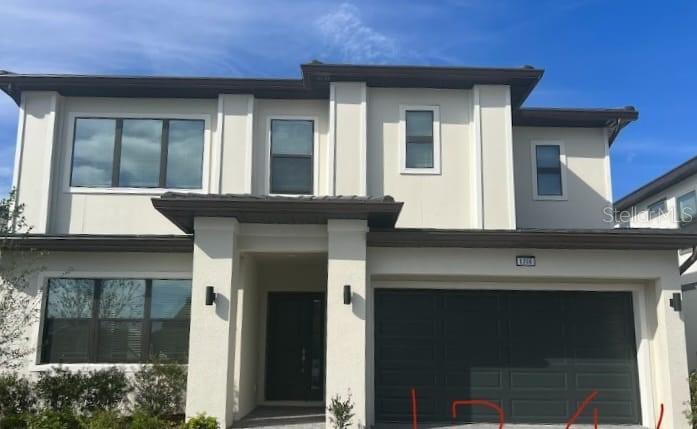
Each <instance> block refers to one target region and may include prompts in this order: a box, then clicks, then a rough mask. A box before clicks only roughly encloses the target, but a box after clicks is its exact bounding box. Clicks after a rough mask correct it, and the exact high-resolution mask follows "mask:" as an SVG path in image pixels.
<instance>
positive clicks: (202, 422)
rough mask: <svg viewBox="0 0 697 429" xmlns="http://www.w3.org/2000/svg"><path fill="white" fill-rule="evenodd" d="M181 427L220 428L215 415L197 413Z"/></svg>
mask: <svg viewBox="0 0 697 429" xmlns="http://www.w3.org/2000/svg"><path fill="white" fill-rule="evenodd" d="M183 429H220V425H219V424H218V419H216V418H215V417H211V416H207V415H205V414H199V415H197V416H196V417H192V418H190V419H189V421H188V422H186V423H185V424H184V426H183Z"/></svg>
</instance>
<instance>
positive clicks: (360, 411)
mask: <svg viewBox="0 0 697 429" xmlns="http://www.w3.org/2000/svg"><path fill="white" fill-rule="evenodd" d="M327 231H328V236H329V255H328V267H327V382H326V401H327V404H329V401H330V400H331V398H332V397H334V396H335V395H339V396H341V397H342V398H343V399H346V398H347V396H348V394H349V393H350V394H351V398H352V400H353V403H354V406H355V408H354V411H355V417H354V420H353V423H354V427H365V426H366V425H367V422H366V387H367V386H366V341H367V337H366V335H367V333H366V299H367V296H368V294H367V291H366V233H367V231H368V227H367V223H366V221H362V220H330V221H329V222H328V225H327ZM345 285H349V286H350V287H351V292H352V296H351V304H350V305H346V304H344V298H343V290H344V286H345ZM327 424H329V416H328V415H327Z"/></svg>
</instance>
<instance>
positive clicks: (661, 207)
mask: <svg viewBox="0 0 697 429" xmlns="http://www.w3.org/2000/svg"><path fill="white" fill-rule="evenodd" d="M648 211H649V220H651V219H655V218H657V217H659V216H663V215H664V214H665V212H666V200H661V201H656V202H655V203H653V204H651V205H649V207H648Z"/></svg>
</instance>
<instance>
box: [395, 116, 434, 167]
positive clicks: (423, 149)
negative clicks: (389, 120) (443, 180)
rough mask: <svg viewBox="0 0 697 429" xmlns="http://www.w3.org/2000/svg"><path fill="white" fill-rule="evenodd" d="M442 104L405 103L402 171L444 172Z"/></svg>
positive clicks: (401, 121) (402, 119) (401, 153)
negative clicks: (442, 166)
mask: <svg viewBox="0 0 697 429" xmlns="http://www.w3.org/2000/svg"><path fill="white" fill-rule="evenodd" d="M439 116H440V115H439V109H438V106H402V107H401V120H400V129H401V134H402V136H403V137H402V139H401V140H402V141H401V143H400V160H401V161H400V163H401V172H402V173H405V174H439V173H440V118H439Z"/></svg>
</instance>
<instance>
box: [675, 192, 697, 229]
mask: <svg viewBox="0 0 697 429" xmlns="http://www.w3.org/2000/svg"><path fill="white" fill-rule="evenodd" d="M678 219H679V220H680V223H681V224H688V223H691V222H694V221H696V220H697V197H695V191H692V192H688V193H687V194H685V195H682V196H681V197H678Z"/></svg>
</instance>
